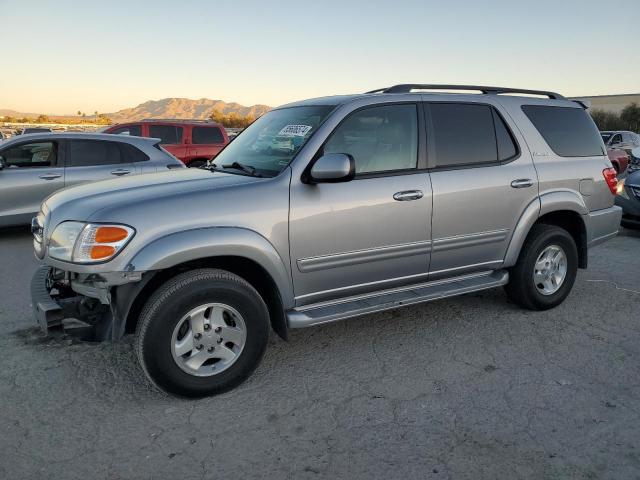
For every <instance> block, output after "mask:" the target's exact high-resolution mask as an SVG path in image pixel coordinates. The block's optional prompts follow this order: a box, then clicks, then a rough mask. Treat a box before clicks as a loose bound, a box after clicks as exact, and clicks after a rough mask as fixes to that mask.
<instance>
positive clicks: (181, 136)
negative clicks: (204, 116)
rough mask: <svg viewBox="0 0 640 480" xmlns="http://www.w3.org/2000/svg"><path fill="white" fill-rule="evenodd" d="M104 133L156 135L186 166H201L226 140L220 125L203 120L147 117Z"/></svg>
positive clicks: (138, 135) (214, 154)
mask: <svg viewBox="0 0 640 480" xmlns="http://www.w3.org/2000/svg"><path fill="white" fill-rule="evenodd" d="M104 133H112V134H120V135H133V136H136V137H152V138H159V139H160V143H161V145H162V146H163V147H164V148H165V149H166V150H167V151H168V152H169V153H171V154H172V155H173V156H175V157H177V158H178V159H180V160H182V161H183V162H184V164H185V165H187V166H188V167H201V166H203V165H204V164H205V163H206V162H207V160H209V159H211V158H213V157H215V156H216V155H218V153H220V150H222V148H223V147H224V146H225V145H226V144H227V143H229V136H228V135H227V132H226V130H225V129H224V127H223V126H222V125H220V124H218V123H215V122H210V121H207V120H171V119H167V120H164V119H149V120H141V121H139V122H130V123H120V124H117V125H113V126H111V127H109V128H107V129H106V130H104Z"/></svg>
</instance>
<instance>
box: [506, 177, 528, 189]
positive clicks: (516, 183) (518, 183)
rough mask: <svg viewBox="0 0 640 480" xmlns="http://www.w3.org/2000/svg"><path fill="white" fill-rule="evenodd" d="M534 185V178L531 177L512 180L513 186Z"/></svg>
mask: <svg viewBox="0 0 640 480" xmlns="http://www.w3.org/2000/svg"><path fill="white" fill-rule="evenodd" d="M531 185H533V180H531V179H530V178H519V179H517V180H514V181H513V182H511V186H512V187H513V188H527V187H530V186H531Z"/></svg>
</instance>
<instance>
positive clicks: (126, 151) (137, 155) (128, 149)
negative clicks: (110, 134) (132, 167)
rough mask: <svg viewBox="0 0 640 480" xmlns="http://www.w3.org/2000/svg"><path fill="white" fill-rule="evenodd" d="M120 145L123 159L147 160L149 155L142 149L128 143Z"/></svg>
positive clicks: (124, 160) (128, 161) (125, 160)
mask: <svg viewBox="0 0 640 480" xmlns="http://www.w3.org/2000/svg"><path fill="white" fill-rule="evenodd" d="M118 144H119V145H120V151H121V152H122V161H123V162H125V163H130V162H146V161H147V160H149V157H148V155H147V154H146V153H144V152H143V151H142V150H139V149H138V148H137V147H134V146H133V145H130V144H128V143H120V142H119V143H118Z"/></svg>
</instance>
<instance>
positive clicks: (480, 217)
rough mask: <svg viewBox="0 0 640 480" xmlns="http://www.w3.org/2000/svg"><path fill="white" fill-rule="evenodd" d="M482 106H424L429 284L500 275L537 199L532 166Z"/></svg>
mask: <svg viewBox="0 0 640 480" xmlns="http://www.w3.org/2000/svg"><path fill="white" fill-rule="evenodd" d="M497 108H498V107H497V105H494V106H492V105H488V104H483V103H435V102H434V103H429V104H426V105H425V112H426V116H427V125H428V133H427V138H428V140H429V142H428V143H429V166H430V167H431V183H432V186H433V222H432V239H433V245H432V252H431V267H430V274H429V278H430V279H437V278H442V277H450V276H456V275H459V274H464V273H466V272H471V271H477V270H491V269H494V268H498V267H499V266H500V265H501V264H502V261H503V259H504V256H505V253H506V250H507V247H508V244H509V240H510V238H511V235H512V233H513V229H514V228H515V226H516V223H517V221H518V219H519V218H520V216H521V215H522V213H523V212H524V210H525V208H526V207H527V206H528V205H529V204H530V203H531V202H532V201H534V200H535V198H536V197H537V194H538V186H537V183H538V182H537V176H536V171H535V169H534V166H533V161H532V159H531V156H530V154H529V152H528V150H527V147H526V145H524V142H522V141H521V142H520V143H521V147H518V143H517V142H516V140H515V136H514V134H513V132H514V131H515V129H511V128H510V127H509V126H508V125H507V123H506V122H505V120H504V118H503V116H502V115H501V114H500V113H499V112H498V109H497Z"/></svg>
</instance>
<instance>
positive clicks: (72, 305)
mask: <svg viewBox="0 0 640 480" xmlns="http://www.w3.org/2000/svg"><path fill="white" fill-rule="evenodd" d="M151 277H152V274H147V275H145V276H144V280H143V276H142V275H141V274H140V273H113V274H106V275H105V274H100V275H98V274H80V273H74V272H68V271H64V270H60V269H57V268H54V267H49V266H42V267H40V268H38V270H36V272H35V274H34V275H33V278H32V280H31V299H32V305H33V311H34V315H35V317H36V319H37V321H38V324H39V326H40V328H41V329H42V330H43V331H44V332H45V333H48V332H49V331H56V330H57V331H62V332H64V333H66V334H69V335H72V336H74V337H77V338H79V339H81V340H86V341H96V342H99V341H105V340H111V341H116V340H119V339H120V338H122V336H123V335H124V333H125V327H126V319H127V315H128V313H129V310H130V308H131V305H132V303H133V300H134V299H135V297H136V295H137V293H138V292H139V291H140V290H141V289H142V287H143V286H144V285H145V284H146V283H147V281H148V280H149V279H150V278H151Z"/></svg>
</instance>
